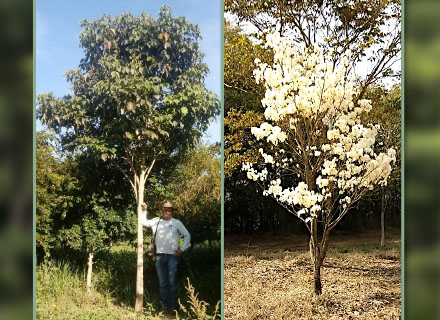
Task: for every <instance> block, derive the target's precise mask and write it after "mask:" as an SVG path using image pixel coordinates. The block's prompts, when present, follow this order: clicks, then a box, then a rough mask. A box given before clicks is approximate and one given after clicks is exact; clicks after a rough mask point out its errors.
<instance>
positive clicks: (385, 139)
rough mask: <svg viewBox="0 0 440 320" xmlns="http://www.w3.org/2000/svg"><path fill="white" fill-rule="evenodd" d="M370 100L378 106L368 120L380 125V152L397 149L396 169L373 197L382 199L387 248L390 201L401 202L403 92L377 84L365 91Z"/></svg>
mask: <svg viewBox="0 0 440 320" xmlns="http://www.w3.org/2000/svg"><path fill="white" fill-rule="evenodd" d="M365 96H366V97H367V99H370V100H371V101H372V104H373V105H374V106H375V107H374V109H372V110H371V112H370V113H369V114H368V115H366V117H365V118H366V120H367V121H370V122H374V123H377V124H379V126H380V129H379V130H378V134H377V137H376V141H377V142H378V146H377V147H376V151H377V152H383V151H384V150H387V149H388V148H391V147H393V148H394V149H395V150H396V166H395V169H394V170H393V171H392V172H391V174H390V177H389V178H388V184H387V185H386V186H383V187H382V188H380V189H378V190H376V191H375V195H374V197H376V198H379V199H380V202H381V206H380V207H381V209H380V212H381V218H380V226H381V227H380V229H381V237H380V244H381V246H384V245H385V212H386V211H387V207H389V205H390V204H391V203H390V202H391V200H394V202H396V203H400V186H401V169H400V163H401V160H400V154H401V143H400V142H401V126H400V123H401V106H400V104H401V90H400V87H399V86H397V85H395V86H394V87H392V88H391V89H386V88H385V87H383V86H380V85H377V86H374V87H372V88H369V89H368V90H367V91H366V95H365Z"/></svg>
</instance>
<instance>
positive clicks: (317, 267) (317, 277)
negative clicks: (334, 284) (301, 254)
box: [313, 262, 322, 296]
mask: <svg viewBox="0 0 440 320" xmlns="http://www.w3.org/2000/svg"><path fill="white" fill-rule="evenodd" d="M313 280H314V284H315V294H316V295H318V296H319V295H321V293H322V284H321V264H320V263H319V262H315V264H314V266H313Z"/></svg>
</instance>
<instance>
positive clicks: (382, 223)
mask: <svg viewBox="0 0 440 320" xmlns="http://www.w3.org/2000/svg"><path fill="white" fill-rule="evenodd" d="M386 202H387V196H386V194H385V192H382V208H381V212H380V246H381V247H383V246H385V208H386V205H387V204H386Z"/></svg>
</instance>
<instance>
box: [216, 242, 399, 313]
mask: <svg viewBox="0 0 440 320" xmlns="http://www.w3.org/2000/svg"><path fill="white" fill-rule="evenodd" d="M360 239H361V238H358V239H357V240H355V241H353V242H350V246H347V245H344V244H343V242H344V239H342V240H341V239H336V241H335V242H333V246H332V247H331V248H330V249H329V252H328V254H327V257H326V259H325V261H324V266H323V267H322V269H321V279H322V285H323V294H322V295H321V296H320V297H315V295H314V293H313V287H312V286H313V273H312V268H311V263H310V256H309V255H308V252H307V251H306V248H305V243H304V242H301V243H302V244H301V245H299V246H297V247H296V246H293V247H292V246H290V245H289V244H288V241H283V240H281V239H278V240H276V241H272V242H269V241H266V242H264V241H261V242H259V243H258V242H257V243H255V242H252V243H251V242H247V243H246V244H245V245H244V247H240V246H239V245H237V244H234V245H233V244H232V243H231V242H227V243H226V247H225V249H226V251H225V260H224V262H225V269H224V275H225V278H224V301H225V302H224V303H225V304H224V305H225V309H224V315H225V319H234V320H235V319H237V320H240V319H246V320H247V319H400V317H401V310H400V308H401V287H400V285H401V274H400V241H399V240H394V241H390V242H389V244H388V245H387V246H386V248H385V249H378V248H377V245H374V244H373V243H372V241H370V242H369V243H367V244H362V241H361V240H360ZM338 241H339V242H338ZM367 242H368V241H367ZM352 243H354V245H353V244H352ZM286 246H287V247H289V248H290V249H288V248H286ZM277 248H278V249H277ZM286 249H287V250H286Z"/></svg>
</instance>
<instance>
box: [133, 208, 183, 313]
mask: <svg viewBox="0 0 440 320" xmlns="http://www.w3.org/2000/svg"><path fill="white" fill-rule="evenodd" d="M142 211H143V222H142V224H143V225H144V226H145V227H150V228H151V229H152V231H153V237H154V236H156V240H155V242H156V256H157V257H156V271H157V276H158V278H159V287H160V302H161V304H162V308H163V310H164V311H165V312H168V311H173V310H177V294H176V273H177V260H178V257H179V256H180V254H181V253H182V252H183V251H185V250H186V249H187V248H188V246H189V242H190V239H191V236H190V234H189V232H188V230H187V229H186V228H185V226H184V225H183V223H182V222H180V221H179V220H177V219H174V218H173V204H172V203H171V202H170V201H166V202H165V203H164V204H163V205H162V216H161V217H156V218H153V219H151V220H148V218H147V205H146V203H143V204H142ZM180 236H182V237H183V244H182V246H181V247H179V238H180Z"/></svg>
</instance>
